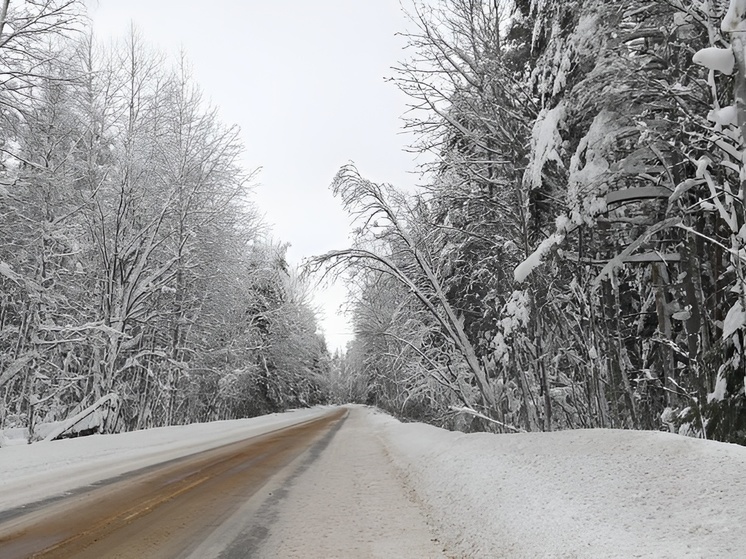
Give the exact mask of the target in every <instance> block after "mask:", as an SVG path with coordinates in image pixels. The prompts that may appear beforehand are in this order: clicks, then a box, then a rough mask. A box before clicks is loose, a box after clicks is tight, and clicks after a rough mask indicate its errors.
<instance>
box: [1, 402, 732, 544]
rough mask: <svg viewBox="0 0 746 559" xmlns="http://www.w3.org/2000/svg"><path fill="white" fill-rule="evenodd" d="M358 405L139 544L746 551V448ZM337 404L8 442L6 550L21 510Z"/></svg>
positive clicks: (4, 468)
mask: <svg viewBox="0 0 746 559" xmlns="http://www.w3.org/2000/svg"><path fill="white" fill-rule="evenodd" d="M346 409H347V410H349V415H348V416H347V418H346V419H345V420H344V421H343V422H337V423H336V424H334V425H333V426H331V427H330V428H329V429H327V430H325V431H324V430H322V431H319V432H318V433H316V434H314V435H313V436H312V437H311V439H310V440H307V441H306V443H305V444H306V447H305V448H306V449H305V450H303V451H302V452H300V453H299V454H297V455H296V457H295V458H293V459H292V460H291V461H290V462H289V463H286V464H285V465H284V466H282V467H281V468H277V470H273V472H274V473H273V475H271V476H270V477H269V478H268V479H267V480H266V481H264V482H262V483H263V485H261V487H260V488H259V489H257V490H256V491H255V493H253V494H252V497H251V498H250V499H246V500H245V502H243V503H242V504H240V505H237V506H235V507H234V508H233V509H231V512H230V514H224V515H222V517H221V518H220V522H214V523H212V524H211V525H210V526H209V530H206V531H204V533H203V535H201V536H200V538H199V541H198V542H192V545H191V546H190V547H189V549H188V553H186V552H185V554H172V555H163V553H159V552H157V551H153V552H152V553H150V554H148V553H144V554H141V555H139V556H141V557H172V556H178V557H182V556H188V557H190V559H205V558H209V557H223V558H238V557H260V558H269V557H272V558H275V557H276V558H297V557H303V558H306V557H310V558H313V557H324V558H327V557H328V558H335V557H339V558H350V559H355V558H371V557H387V558H388V557H391V558H398V557H403V558H412V559H429V558H439V557H452V558H462V557H464V558H466V557H468V558H477V559H481V558H485V559H492V558H502V557H505V558H517V559H521V558H565V557H577V558H588V559H590V558H599V557H604V558H619V559H621V558H627V557H646V558H647V557H650V558H677V559H678V558H692V559H693V558H734V559H735V558H741V557H744V556H745V555H746V554H745V553H744V550H745V549H746V531H744V530H743V526H744V525H746V508H744V507H743V503H744V502H746V476H744V474H743V472H745V471H746V448H744V447H740V446H735V445H728V444H722V443H716V442H711V441H702V440H694V439H689V438H686V437H680V436H677V435H671V434H668V433H660V432H633V431H614V430H592V431H589V430H580V431H565V432H559V433H528V434H516V435H489V434H470V435H465V434H462V433H452V432H448V431H444V430H442V429H437V428H435V427H431V426H427V425H422V424H402V423H400V422H398V421H396V420H395V419H393V418H391V417H389V416H387V415H385V414H382V413H380V412H377V411H375V410H372V409H370V408H365V407H360V406H350V407H348V408H346ZM333 412H334V410H333V409H332V410H329V409H317V410H306V411H299V412H292V413H288V414H281V415H276V416H268V417H264V418H255V419H252V420H242V421H238V422H221V423H215V424H207V425H194V426H187V427H175V428H169V429H156V430H151V431H144V432H139V433H128V434H124V435H117V436H108V437H88V438H85V439H77V440H69V441H59V442H54V443H38V444H35V445H31V446H23V447H8V448H1V449H0V557H4V555H3V548H2V545H3V542H2V523H3V518H6V519H7V515H8V514H11V513H8V512H7V510H8V509H14V508H15V509H16V512H17V510H18V509H17V507H18V506H19V505H20V504H22V503H31V502H34V501H37V500H38V499H39V498H40V496H45V495H51V494H54V493H56V492H58V491H60V490H65V491H69V490H72V489H74V488H75V487H77V486H80V485H86V484H90V483H92V482H93V481H96V480H97V479H104V478H108V477H111V476H113V475H120V474H122V473H123V472H125V471H127V470H131V469H136V468H141V467H143V466H144V465H148V464H153V463H155V462H158V461H161V460H171V459H173V458H174V457H175V456H176V455H184V454H188V453H191V452H194V451H196V450H204V449H205V448H207V447H210V446H212V447H215V446H217V445H220V444H225V443H229V442H231V441H235V440H240V439H245V438H246V437H247V436H255V435H258V434H259V433H261V432H267V431H272V430H275V429H277V428H278V427H282V426H287V425H289V424H292V423H298V422H301V423H302V422H306V421H309V420H313V419H318V418H320V417H321V416H322V415H324V414H329V413H333ZM215 452H217V451H215ZM251 467H253V466H251ZM251 467H250V468H248V469H249V470H250V469H251ZM244 469H246V468H244ZM3 510H5V511H6V512H5V513H3V512H2V511H3ZM4 515H5V516H4ZM211 522H212V521H211ZM133 537H137V536H136V535H135V536H133ZM109 556H111V557H115V556H116V555H109Z"/></svg>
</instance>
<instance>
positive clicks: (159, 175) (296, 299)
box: [0, 0, 329, 440]
mask: <svg viewBox="0 0 746 559" xmlns="http://www.w3.org/2000/svg"><path fill="white" fill-rule="evenodd" d="M0 10H1V11H0V429H2V428H18V429H27V430H28V433H29V439H30V440H39V439H51V438H55V437H57V436H60V435H79V434H87V433H93V432H118V431H123V430H131V429H140V428H147V427H153V426H162V425H172V424H181V423H190V422H195V421H210V420H216V419H227V418H235V417H247V416H252V415H259V414H264V413H270V412H274V411H279V410H284V409H286V408H287V407H290V406H308V405H313V404H316V403H318V402H321V401H325V400H326V397H327V396H326V394H327V388H326V386H327V380H326V376H327V369H328V363H329V356H328V352H327V350H326V347H325V342H324V340H323V338H322V337H321V335H320V334H319V333H318V327H317V324H316V316H315V314H314V311H313V309H312V306H311V303H310V298H309V290H308V289H309V288H308V285H307V283H306V282H304V281H303V280H302V279H301V278H300V277H299V274H298V273H296V272H295V271H294V270H292V269H290V268H289V266H288V264H287V262H286V258H285V252H286V246H285V245H283V244H282V243H280V242H278V241H275V240H273V239H272V236H271V234H270V233H269V231H268V230H267V227H266V226H265V225H264V224H263V223H262V220H261V219H260V217H259V213H258V211H257V208H255V207H254V205H253V203H252V201H251V195H250V190H251V186H252V181H253V180H254V174H253V173H251V172H247V171H246V170H245V169H244V168H242V166H241V164H242V162H241V155H242V150H243V147H242V145H241V142H240V139H239V131H238V129H237V128H236V127H232V126H227V125H225V124H224V123H223V122H221V120H220V118H219V115H218V112H217V110H216V108H215V107H212V106H210V104H209V103H207V102H206V101H205V99H204V97H203V94H202V92H201V90H200V88H199V87H198V86H197V84H196V83H194V80H193V79H192V77H191V75H190V69H189V64H188V62H187V61H186V60H185V59H184V57H183V56H182V57H180V58H179V59H177V61H176V62H171V59H169V58H168V57H166V56H165V55H163V54H160V53H158V52H155V51H153V50H152V49H151V48H150V47H147V46H146V43H145V41H144V40H143V38H142V37H141V36H140V34H139V33H138V32H137V31H136V30H135V29H134V27H133V29H132V31H131V33H129V35H128V36H127V37H126V38H125V39H123V40H120V41H119V42H117V43H108V44H104V43H103V42H101V41H97V40H95V39H94V38H93V34H92V31H91V29H90V23H89V21H88V19H87V14H86V11H85V6H84V4H83V3H82V2H79V1H76V0H27V1H18V0H3V2H2V3H1V6H0Z"/></svg>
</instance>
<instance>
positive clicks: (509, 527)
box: [370, 413, 746, 559]
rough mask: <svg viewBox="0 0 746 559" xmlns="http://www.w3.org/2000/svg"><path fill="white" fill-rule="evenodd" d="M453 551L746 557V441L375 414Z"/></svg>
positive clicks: (471, 554)
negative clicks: (505, 427)
mask: <svg viewBox="0 0 746 559" xmlns="http://www.w3.org/2000/svg"><path fill="white" fill-rule="evenodd" d="M370 417H371V420H372V421H373V422H374V423H375V425H376V426H377V427H376V428H377V429H378V431H379V435H380V436H381V438H382V439H383V440H384V442H385V444H386V445H387V446H388V449H389V453H390V455H391V456H392V458H393V460H394V461H395V462H396V463H397V465H398V466H399V467H400V469H401V471H402V472H403V476H404V477H405V479H406V481H407V483H409V484H410V486H411V487H412V488H413V489H414V490H415V493H416V494H417V495H418V496H419V498H420V499H421V500H422V502H423V503H424V504H425V505H426V507H427V509H428V510H429V514H430V517H431V522H432V524H433V525H434V527H435V528H436V531H437V532H439V533H440V534H441V541H443V542H444V543H445V544H446V547H447V549H448V550H449V551H450V552H451V553H453V554H454V555H455V556H456V557H479V558H481V557H485V558H487V557H489V558H500V557H506V558H508V557H509V558H515V559H519V558H537V557H544V558H555V557H556V558H560V557H562V558H565V557H577V558H599V557H604V558H617V557H618V558H622V557H624V558H630V557H656V558H667V557H670V558H677V559H681V558H687V557H691V558H695V557H696V558H704V557H707V558H725V557H733V558H736V557H744V556H746V531H745V530H744V526H746V507H744V503H746V476H745V474H744V472H746V448H744V447H740V446H736V445H728V444H723V443H717V442H711V441H703V440H695V439H690V438H686V437H682V436H678V435H673V434H668V433H662V432H639V431H617V430H606V429H599V430H578V431H562V432H557V433H526V434H513V435H490V434H469V435H465V434H461V433H453V432H449V431H445V430H442V429H437V428H435V427H431V426H428V425H423V424H418V423H414V424H402V423H400V422H398V421H396V420H395V419H392V418H391V417H389V416H386V415H383V414H373V413H371V414H370Z"/></svg>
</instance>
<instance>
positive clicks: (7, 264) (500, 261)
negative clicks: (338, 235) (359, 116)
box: [0, 0, 746, 444]
mask: <svg viewBox="0 0 746 559" xmlns="http://www.w3.org/2000/svg"><path fill="white" fill-rule="evenodd" d="M403 9H404V10H405V12H406V14H407V15H408V19H409V24H410V25H409V28H408V30H406V31H405V30H402V32H403V33H404V34H405V36H406V38H407V42H408V46H407V49H406V50H405V52H404V53H403V54H402V58H401V60H400V61H399V62H396V61H392V64H396V66H395V67H394V68H393V70H392V71H393V72H394V77H393V79H392V80H391V81H392V82H393V84H392V87H395V86H398V87H399V88H400V89H401V90H402V91H403V92H404V93H406V94H407V96H408V98H409V100H410V107H411V108H410V110H409V111H408V112H407V114H406V115H405V129H406V130H408V131H411V132H413V133H414V135H415V138H416V142H415V144H414V145H412V146H411V149H412V150H413V151H415V152H420V153H423V154H429V156H430V158H429V159H428V161H430V162H429V163H426V164H425V167H424V168H423V169H422V171H423V173H422V177H423V178H422V181H421V183H422V184H421V185H420V187H419V188H418V189H417V191H415V192H409V191H404V190H400V189H397V186H396V185H390V184H380V183H376V182H373V181H371V180H368V179H367V178H365V177H364V176H363V175H362V174H361V173H360V172H358V170H357V169H356V168H355V166H354V165H353V164H350V165H348V166H345V167H344V168H342V169H340V170H339V172H338V173H337V175H336V177H334V178H333V182H332V184H331V189H332V191H333V193H334V194H335V196H336V197H337V198H338V200H339V202H340V203H341V204H342V205H343V207H344V208H345V210H346V211H347V212H348V213H349V215H350V217H351V219H353V220H354V223H355V231H354V241H353V242H352V244H351V246H349V247H346V248H344V247H342V248H340V249H339V250H334V251H330V252H328V253H326V254H322V255H319V256H317V257H314V258H312V259H309V260H308V261H307V262H306V263H305V269H304V272H303V273H297V272H296V271H294V270H292V269H290V267H289V266H288V263H287V261H286V258H285V251H286V246H285V245H283V244H282V243H281V242H278V241H276V240H273V238H272V236H271V234H270V233H269V232H268V231H267V228H266V226H265V225H264V224H263V223H262V220H261V218H260V217H259V212H258V211H257V208H255V207H254V205H253V204H252V201H251V195H250V190H251V185H252V181H253V180H254V175H253V173H251V172H248V171H246V170H245V169H244V168H242V166H241V154H242V149H243V148H242V145H241V142H240V138H239V134H238V131H237V129H236V128H235V127H231V126H227V125H225V124H224V123H223V122H221V120H220V118H219V114H218V112H217V110H216V109H215V107H212V106H210V104H209V103H207V102H206V101H205V99H204V98H203V94H202V93H201V90H200V88H199V87H198V85H197V84H196V83H194V80H193V79H192V77H191V75H190V70H189V64H188V61H186V60H185V59H184V57H182V58H181V59H179V60H178V61H177V62H176V63H171V62H167V60H166V58H165V57H164V56H163V55H161V54H159V53H157V52H152V51H151V50H149V48H148V47H147V46H146V45H145V42H144V41H143V39H142V37H140V36H139V34H138V33H137V31H136V30H135V29H133V30H132V32H131V33H130V34H129V35H128V37H127V38H126V39H124V40H122V41H120V42H119V43H117V44H109V45H104V44H102V43H100V42H98V41H97V40H95V39H94V38H93V36H92V33H91V32H90V28H89V27H90V26H89V23H88V21H87V17H86V14H85V9H84V6H83V5H82V3H81V2H79V1H77V0H27V1H25V2H21V1H17V0H3V1H2V3H1V5H0V61H1V62H2V64H1V65H0V428H14V427H22V428H26V429H28V430H29V432H30V434H31V438H32V439H33V438H36V439H44V438H47V439H48V438H53V437H56V436H59V435H61V434H63V433H67V434H85V433H86V432H115V431H122V430H129V429H136V428H144V427H151V426H159V425H171V424H179V423H188V422H194V421H209V420H215V419H224V418H235V417H246V416H251V415H258V414H263V413H269V412H273V411H279V410H282V409H286V408H287V407H290V406H307V405H313V404H317V403H323V402H327V401H336V402H349V401H351V402H361V403H367V404H372V405H377V406H380V407H381V408H383V409H385V410H387V411H389V412H391V413H393V414H395V415H397V416H398V417H401V418H405V419H410V420H417V421H425V422H429V423H433V424H436V425H440V426H446V427H449V428H452V429H460V430H464V431H491V432H500V433H512V432H526V431H542V430H544V431H551V430H557V429H575V428H618V429H653V430H666V431H671V432H677V433H681V434H687V435H691V436H695V437H703V438H711V439H716V440H721V441H728V442H735V443H740V444H746V406H745V404H746V402H745V398H746V394H745V393H744V373H745V372H746V356H745V355H744V353H745V349H744V343H745V342H746V339H745V338H744V335H745V334H746V289H745V288H746V285H745V281H746V276H745V264H746V215H745V213H744V201H745V199H746V166H745V165H744V153H745V150H744V143H743V138H744V131H746V59H745V58H746V55H745V54H744V52H746V51H745V50H744V43H743V38H742V32H743V30H744V29H746V2H744V1H743V0H730V1H729V0H711V1H707V2H699V1H695V2H690V1H684V0H624V1H620V2H608V1H606V0H433V1H431V2H424V3H421V2H417V1H412V2H405V3H404V4H403ZM330 179H331V177H330ZM324 278H339V279H342V280H344V281H346V282H348V284H349V286H350V290H351V300H350V302H349V311H348V312H349V314H350V316H351V319H352V323H353V326H354V331H355V337H354V339H353V341H352V342H350V344H349V345H348V347H347V349H346V352H337V353H336V354H335V355H334V356H330V355H329V353H328V351H327V349H326V345H325V342H324V339H323V337H322V335H321V334H320V333H319V332H318V327H317V323H316V317H315V315H314V310H313V308H312V305H311V304H310V296H309V289H310V287H309V285H312V283H311V282H312V281H319V280H322V279H324Z"/></svg>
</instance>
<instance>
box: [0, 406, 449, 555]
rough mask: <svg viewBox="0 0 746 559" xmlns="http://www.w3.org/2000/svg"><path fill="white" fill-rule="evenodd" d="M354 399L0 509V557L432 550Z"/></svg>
mask: <svg viewBox="0 0 746 559" xmlns="http://www.w3.org/2000/svg"><path fill="white" fill-rule="evenodd" d="M365 427H366V426H365V425H364V421H363V414H362V412H360V411H359V410H355V409H352V410H347V409H344V408H343V409H335V410H331V411H330V412H329V413H328V414H325V415H324V416H322V417H320V418H316V419H312V420H308V421H304V422H302V423H299V424H297V425H293V426H291V427H286V428H283V429H278V430H276V431H273V432H270V433H267V434H264V435H261V436H257V437H252V438H250V439H247V440H245V441H241V442H238V443H233V444H230V445H226V446H223V447H219V448H216V449H213V450H210V451H206V452H201V453H198V454H194V455H191V456H188V457H185V458H180V459H177V460H172V461H170V462H166V463H164V464H160V465H158V466H153V467H149V468H145V469H142V470H139V471H135V472H132V473H130V474H127V475H125V476H120V477H119V478H116V479H114V480H108V481H106V482H103V483H100V484H96V486H93V487H87V488H82V489H80V490H78V491H76V492H74V493H73V494H69V495H66V496H64V497H54V498H50V499H47V500H46V501H42V502H39V503H35V504H33V505H31V506H26V507H24V508H22V509H16V510H10V511H6V512H3V513H2V514H1V515H0V558H2V559H16V558H26V557H38V558H75V559H107V558H112V559H113V558H121V559H128V558H132V559H135V558H136V559H143V558H158V559H167V558H190V559H208V558H211V557H214V558H223V559H236V558H245V557H249V558H264V557H276V558H278V559H280V558H295V557H298V558H300V557H303V558H311V557H319V558H321V557H324V558H333V557H340V558H342V557H345V558H358V557H359V558H363V557H381V558H383V557H389V558H394V557H412V558H418V557H421V558H424V559H427V558H430V557H433V558H435V557H442V556H443V555H442V553H441V549H440V546H439V545H438V543H437V539H436V538H434V537H432V534H431V532H430V530H429V528H428V527H427V524H426V519H425V517H424V515H423V513H422V511H421V510H419V508H418V506H417V505H416V503H414V502H413V501H412V500H411V498H409V497H408V496H407V492H406V489H405V488H404V487H403V486H402V484H401V483H400V481H399V480H398V477H397V475H396V472H395V471H394V469H393V467H392V466H391V464H390V462H389V461H388V460H387V459H386V456H385V450H384V448H383V446H382V445H381V443H380V441H378V440H377V439H376V438H375V437H374V436H373V435H372V434H370V433H367V432H366V429H365Z"/></svg>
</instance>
